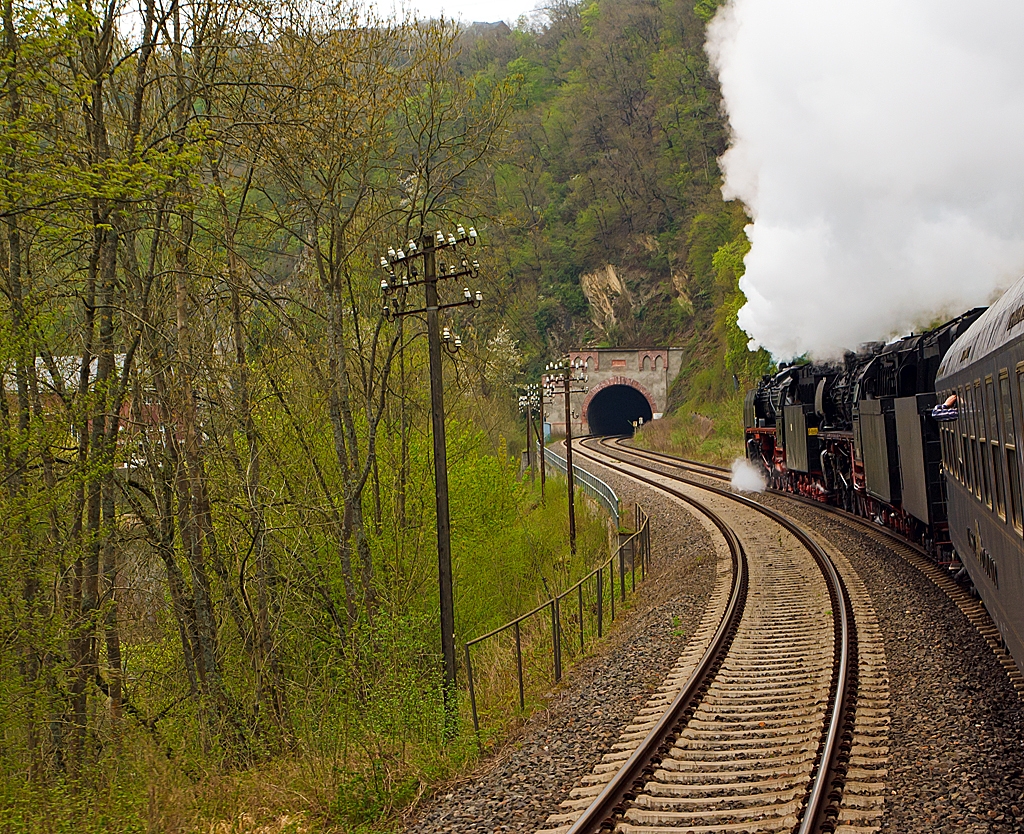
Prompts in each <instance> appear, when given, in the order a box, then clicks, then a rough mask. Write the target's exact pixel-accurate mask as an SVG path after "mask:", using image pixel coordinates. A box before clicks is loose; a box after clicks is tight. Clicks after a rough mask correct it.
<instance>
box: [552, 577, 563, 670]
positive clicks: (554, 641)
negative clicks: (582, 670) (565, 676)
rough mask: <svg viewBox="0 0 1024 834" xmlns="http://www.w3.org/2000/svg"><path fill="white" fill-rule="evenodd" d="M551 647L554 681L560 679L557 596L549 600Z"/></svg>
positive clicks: (560, 648) (560, 650)
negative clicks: (553, 662)
mask: <svg viewBox="0 0 1024 834" xmlns="http://www.w3.org/2000/svg"><path fill="white" fill-rule="evenodd" d="M551 648H552V652H553V654H554V661H555V683H558V681H560V680H561V679H562V635H561V631H560V629H559V628H558V597H555V598H554V599H553V600H551Z"/></svg>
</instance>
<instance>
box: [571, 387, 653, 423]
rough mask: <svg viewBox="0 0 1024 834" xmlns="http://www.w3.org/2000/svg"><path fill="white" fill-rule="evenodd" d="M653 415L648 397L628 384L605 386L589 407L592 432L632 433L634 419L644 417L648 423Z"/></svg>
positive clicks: (588, 419) (588, 417)
mask: <svg viewBox="0 0 1024 834" xmlns="http://www.w3.org/2000/svg"><path fill="white" fill-rule="evenodd" d="M653 416H654V415H653V414H651V406H650V403H648V402H647V398H646V397H645V396H644V395H643V394H641V393H640V392H639V391H637V390H636V388H630V387H629V386H628V385H609V386H608V387H607V388H603V389H602V390H600V391H598V392H597V393H596V394H594V398H593V399H592V400H591V401H590V406H589V407H588V408H587V423H588V424H589V425H590V433H591V434H632V433H633V421H634V420H638V419H640V418H641V417H643V419H644V422H645V423H646V422H648V421H649V420H651V418H652V417H653Z"/></svg>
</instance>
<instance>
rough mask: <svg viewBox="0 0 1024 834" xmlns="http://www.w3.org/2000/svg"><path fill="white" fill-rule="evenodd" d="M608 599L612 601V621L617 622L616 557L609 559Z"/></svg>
mask: <svg viewBox="0 0 1024 834" xmlns="http://www.w3.org/2000/svg"><path fill="white" fill-rule="evenodd" d="M608 599H610V600H611V603H612V622H613V623H614V622H615V557H614V556H612V558H611V559H609V560H608Z"/></svg>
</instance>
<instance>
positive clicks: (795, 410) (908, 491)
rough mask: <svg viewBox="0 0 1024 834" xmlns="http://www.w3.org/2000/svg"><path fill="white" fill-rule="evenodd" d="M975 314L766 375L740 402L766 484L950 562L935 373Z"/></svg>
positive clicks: (750, 444) (749, 450)
mask: <svg viewBox="0 0 1024 834" xmlns="http://www.w3.org/2000/svg"><path fill="white" fill-rule="evenodd" d="M981 313H982V310H980V309H979V310H972V311H971V312H969V313H966V314H964V315H962V316H960V317H959V318H957V319H954V320H953V321H950V322H947V323H946V324H943V325H942V326H941V327H937V328H935V329H934V330H929V331H928V332H927V333H922V334H920V335H916V336H908V337H907V338H904V339H899V340H898V341H895V342H892V343H890V344H886V345H883V344H879V343H875V344H871V345H865V346H864V347H863V348H862V349H861V350H860V351H859V352H857V353H848V354H847V355H846V356H845V358H844V360H843V362H841V363H838V362H837V363H810V364H803V365H792V366H789V367H784V368H782V370H780V371H779V372H778V373H777V374H775V376H766V377H764V378H763V379H762V380H761V383H760V385H758V387H757V388H756V389H754V390H752V391H750V392H748V394H747V398H746V402H745V405H744V424H745V426H746V436H747V457H748V458H750V460H751V461H752V462H754V463H755V464H759V465H761V466H763V467H764V469H765V473H766V476H767V478H768V483H769V486H771V487H774V488H775V489H780V490H784V491H787V492H795V493H799V494H801V495H804V496H806V497H809V498H814V499H816V500H818V501H822V502H825V503H829V504H833V505H835V506H839V507H842V508H843V509H846V510H849V511H850V512H854V513H857V514H858V515H862V516H865V517H867V518H872V519H875V520H876V521H878V522H880V523H882V524H885V525H886V526H889V527H892V528H893V529H895V530H898V531H899V532H901V533H902V534H903V535H905V536H907V537H908V538H910V539H912V540H914V541H918V542H922V543H924V544H926V546H928V547H929V548H930V549H932V550H933V551H934V552H936V553H937V555H938V556H939V557H940V558H943V559H950V558H951V556H952V554H951V550H950V546H949V545H950V542H949V536H948V535H947V534H946V518H947V510H946V493H945V490H944V488H943V475H942V450H941V445H940V442H939V430H938V424H937V423H936V421H935V420H934V419H933V418H932V417H931V411H932V409H933V408H934V407H935V406H936V405H937V394H936V392H935V376H936V373H937V372H938V369H939V363H940V362H941V361H942V358H943V356H945V354H946V351H947V350H948V349H949V347H950V345H951V344H952V343H953V341H954V340H955V339H956V338H957V337H958V336H960V335H961V334H963V333H964V332H966V331H967V329H968V328H969V327H970V325H971V324H973V323H974V322H975V321H976V320H977V319H978V317H979V316H980V315H981Z"/></svg>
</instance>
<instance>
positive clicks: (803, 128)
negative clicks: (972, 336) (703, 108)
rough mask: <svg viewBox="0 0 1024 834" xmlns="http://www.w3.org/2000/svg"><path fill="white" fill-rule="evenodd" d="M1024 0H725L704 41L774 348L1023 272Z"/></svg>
mask: <svg viewBox="0 0 1024 834" xmlns="http://www.w3.org/2000/svg"><path fill="white" fill-rule="evenodd" d="M1022 33H1024V2H1020V0H979V2H977V3H972V4H969V5H966V6H965V5H964V4H963V3H962V2H955V3H954V2H952V0H897V2H893V0H858V2H850V1H849V0H847V1H846V2H837V0H730V2H729V3H728V4H727V5H726V6H724V7H722V8H721V9H720V10H719V12H718V14H717V16H716V17H715V19H714V20H713V21H712V23H711V26H710V27H709V30H708V43H707V49H708V53H709V55H710V56H711V59H712V62H713V63H714V65H715V67H716V69H717V71H718V74H719V78H720V81H721V85H722V93H723V96H724V98H725V105H726V108H727V110H728V115H729V122H730V126H731V129H732V132H733V137H732V141H731V147H730V148H729V150H728V151H727V152H726V154H725V155H724V156H723V157H722V160H721V162H722V166H723V170H724V173H725V187H724V188H723V192H724V194H725V196H726V198H733V197H739V198H740V199H741V200H743V202H744V203H745V204H746V205H747V207H748V208H749V210H750V211H751V213H752V216H753V220H754V222H753V224H752V225H751V226H749V227H748V228H747V234H748V235H749V236H750V240H751V244H752V246H751V250H750V253H749V254H748V255H747V258H746V275H745V276H744V278H743V279H742V281H741V283H740V287H741V288H742V290H743V291H744V293H746V296H747V304H746V305H745V306H744V307H743V308H742V310H740V314H739V324H740V326H741V327H742V328H743V329H744V330H746V331H747V332H748V333H749V334H750V335H751V337H752V340H751V341H752V343H753V344H756V345H762V346H764V347H765V348H767V349H768V350H769V351H771V352H772V353H773V354H774V355H775V356H776V357H777V358H780V359H781V358H789V357H792V356H796V355H799V354H801V353H804V352H811V353H813V354H815V355H818V356H825V355H834V354H836V353H838V352H840V351H841V349H842V348H847V347H856V346H857V345H858V344H859V343H861V342H864V341H869V340H874V339H879V338H884V337H887V336H889V335H894V334H897V333H901V332H906V331H907V330H910V329H912V328H914V327H919V326H920V325H922V324H924V323H926V322H928V321H929V320H932V319H934V318H936V317H938V316H942V315H946V314H958V313H961V312H963V311H964V310H966V309H968V308H970V307H973V306H978V305H983V304H987V303H989V302H990V301H991V300H992V299H993V297H994V296H995V294H996V292H997V291H998V290H999V289H1001V288H1004V287H1006V286H1008V285H1009V284H1010V283H1011V282H1012V281H1013V280H1014V279H1015V278H1017V277H1018V276H1019V275H1020V274H1021V273H1022V272H1024V140H1022V137H1024V41H1022Z"/></svg>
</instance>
